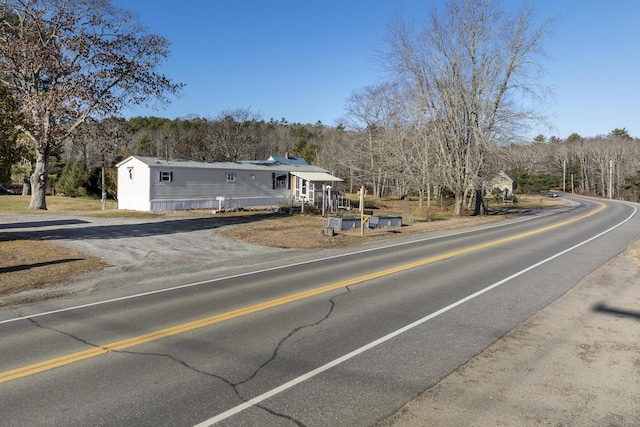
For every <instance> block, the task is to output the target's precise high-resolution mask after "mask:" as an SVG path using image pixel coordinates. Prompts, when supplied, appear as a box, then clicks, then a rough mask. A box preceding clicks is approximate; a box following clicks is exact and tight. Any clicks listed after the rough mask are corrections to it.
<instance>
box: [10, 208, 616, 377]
mask: <svg viewBox="0 0 640 427" xmlns="http://www.w3.org/2000/svg"><path fill="white" fill-rule="evenodd" d="M605 208H606V205H604V204H601V206H600V208H598V209H596V210H594V211H591V212H589V213H587V214H584V215H582V216H579V217H576V218H573V219H570V220H567V221H563V222H560V223H557V224H554V225H550V226H547V227H543V228H539V229H536V230H533V231H529V232H527V233H522V234H518V235H515V236H511V237H505V238H504V239H499V240H494V241H492V242H489V243H484V244H481V245H477V246H472V247H469V248H465V249H460V250H457V251H453V252H448V253H446V254H442V255H438V256H434V257H430V258H426V259H423V260H420V261H416V262H412V263H409V264H403V265H400V266H398V267H393V268H389V269H386V270H381V271H378V272H375V273H371V274H366V275H363V276H358V277H354V278H352V279H348V280H343V281H341V282H336V283H332V284H329V285H326V286H321V287H319V288H315V289H311V290H308V291H304V292H299V293H296V294H292V295H288V296H285V297H282V298H276V299H274V300H270V301H266V302H263V303H260V304H255V305H251V306H248V307H244V308H240V309H237V310H233V311H229V312H226V313H222V314H218V315H215V316H211V317H206V318H204V319H199V320H195V321H193V322H188V323H183V324H181V325H177V326H173V327H170V328H166V329H161V330H159V331H155V332H150V333H148V334H144V335H139V336H136V337H132V338H128V339H126V340H122V341H117V342H114V343H111V344H106V345H103V346H97V347H94V348H91V349H89V350H84V351H79V352H77V353H71V354H67V355H65V356H61V357H57V358H55V359H50V360H45V361H43V362H39V363H34V364H32V365H27V366H24V367H21V368H17V369H13V370H10V371H6V372H2V373H0V383H4V382H7V381H11V380H15V379H18V378H22V377H26V376H29V375H33V374H37V373H38V372H43V371H47V370H50V369H54V368H58V367H61V366H65V365H70V364H71V363H75V362H79V361H81V360H85V359H90V358H92V357H96V356H100V355H103V354H106V353H110V352H114V351H121V350H124V349H127V348H130V347H133V346H136V345H140V344H144V343H147V342H151V341H155V340H159V339H161V338H166V337H170V336H173V335H177V334H180V333H183V332H189V331H192V330H194V329H198V328H202V327H205V326H209V325H213V324H215V323H218V322H223V321H225V320H230V319H234V318H236V317H240V316H245V315H247V314H251V313H256V312H258V311H262V310H266V309H269V308H273V307H277V306H279V305H283V304H288V303H290V302H294V301H299V300H302V299H305V298H309V297H312V296H315V295H319V294H323V293H326V292H330V291H333V290H335V289H340V288H344V287H346V286H351V285H355V284H357V283H362V282H365V281H367V280H374V279H378V278H380V277H384V276H388V275H391V274H394V273H398V272H401V271H405V270H409V269H412V268H416V267H420V266H424V265H427V264H431V263H434V262H436V261H441V260H444V259H448V258H452V257H455V256H458V255H462V254H466V253H469V252H474V251H478V250H481V249H486V248H489V247H492V246H497V245H501V244H504V243H507V242H511V241H514V240H518V239H523V238H525V237H529V236H533V235H535V234H539V233H543V232H545V231H549V230H552V229H554V228H558V227H562V226H564V225H567V224H570V223H572V222H576V221H579V220H581V219H583V218H586V217H588V216H591V215H594V214H596V213H598V212H600V211H602V210H604V209H605Z"/></svg>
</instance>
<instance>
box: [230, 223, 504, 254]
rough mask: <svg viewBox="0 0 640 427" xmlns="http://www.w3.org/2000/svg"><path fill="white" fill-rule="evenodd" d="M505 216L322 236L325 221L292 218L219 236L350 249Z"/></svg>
mask: <svg viewBox="0 0 640 427" xmlns="http://www.w3.org/2000/svg"><path fill="white" fill-rule="evenodd" d="M505 218H506V217H505V216H477V217H462V218H452V219H447V220H435V221H428V222H415V223H413V224H408V225H407V224H405V225H403V226H402V227H389V228H377V229H369V228H366V227H365V229H364V233H363V234H361V230H360V229H359V228H358V229H351V230H335V235H334V236H330V237H329V236H323V235H322V234H321V233H320V231H321V229H322V227H323V226H325V225H327V219H326V218H319V217H316V216H308V215H291V216H283V217H280V218H273V219H265V220H262V221H256V222H251V223H248V224H242V225H238V226H233V227H230V228H227V229H226V230H224V231H223V232H222V235H223V236H225V237H227V238H230V239H236V240H242V241H244V242H249V243H254V244H258V245H262V246H270V247H274V248H284V249H328V248H339V247H345V246H353V245H358V244H363V243H367V242H373V241H377V240H382V239H389V238H394V237H400V236H408V235H414V234H420V233H427V232H430V231H436V230H451V229H456V228H463V227H470V226H473V225H478V224H486V223H489V222H495V221H500V220H504V219H505Z"/></svg>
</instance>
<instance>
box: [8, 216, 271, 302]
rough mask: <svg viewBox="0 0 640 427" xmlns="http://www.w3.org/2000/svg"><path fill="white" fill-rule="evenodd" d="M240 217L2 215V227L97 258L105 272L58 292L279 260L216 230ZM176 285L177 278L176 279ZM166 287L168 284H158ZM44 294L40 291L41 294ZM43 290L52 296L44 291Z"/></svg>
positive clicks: (139, 282) (240, 220)
mask: <svg viewBox="0 0 640 427" xmlns="http://www.w3.org/2000/svg"><path fill="white" fill-rule="evenodd" d="M250 220H251V219H250V218H249V219H248V218H242V217H214V216H198V217H183V216H179V217H164V218H161V219H131V218H105V217H100V216H90V215H82V214H77V213H74V214H63V213H61V214H56V213H43V214H31V215H20V214H3V215H0V229H1V230H2V234H3V235H7V236H9V237H11V236H12V235H15V236H16V237H22V238H30V239H41V240H47V241H51V242H53V243H56V244H59V245H62V246H65V247H68V248H72V249H76V250H78V251H80V252H82V253H84V254H87V255H90V256H94V257H98V258H101V259H102V260H103V261H104V262H106V263H107V264H109V267H107V268H106V270H103V271H99V272H95V273H89V274H84V275H82V276H80V277H77V278H74V279H71V280H70V281H69V283H67V284H65V285H64V288H65V289H66V290H61V289H60V288H61V286H58V287H57V288H58V289H57V292H74V293H78V292H83V291H89V290H97V289H112V288H118V287H124V286H138V287H139V288H140V290H141V291H144V290H145V289H144V286H143V285H144V284H145V283H149V284H150V286H151V283H152V282H154V283H159V282H162V280H169V279H170V278H174V279H175V278H178V280H179V278H180V276H181V275H183V274H184V275H188V274H194V273H197V272H199V271H200V272H203V274H204V272H205V271H211V270H213V269H215V270H216V271H218V272H220V273H222V272H224V271H225V270H226V269H228V268H230V267H234V266H235V267H237V266H241V265H253V264H255V263H258V262H261V261H264V260H269V259H273V258H277V257H278V254H280V253H282V252H283V250H282V249H274V248H268V247H264V246H259V245H253V244H250V243H244V242H239V241H234V240H229V239H226V238H224V237H222V236H221V235H220V233H218V231H219V230H220V229H221V228H223V227H227V226H231V225H233V224H240V223H243V222H246V221H250ZM174 281H175V280H174ZM162 285H166V284H162ZM40 292H43V291H40ZM44 292H52V291H51V290H50V289H49V290H44Z"/></svg>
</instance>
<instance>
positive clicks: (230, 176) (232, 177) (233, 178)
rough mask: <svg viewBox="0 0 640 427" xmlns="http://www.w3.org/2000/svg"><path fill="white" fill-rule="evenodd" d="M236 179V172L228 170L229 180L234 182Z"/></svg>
mask: <svg viewBox="0 0 640 427" xmlns="http://www.w3.org/2000/svg"><path fill="white" fill-rule="evenodd" d="M235 180H236V174H235V173H233V172H227V182H234V181H235Z"/></svg>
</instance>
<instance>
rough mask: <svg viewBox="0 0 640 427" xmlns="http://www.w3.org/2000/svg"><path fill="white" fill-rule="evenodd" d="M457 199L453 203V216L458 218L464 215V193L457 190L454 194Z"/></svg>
mask: <svg viewBox="0 0 640 427" xmlns="http://www.w3.org/2000/svg"><path fill="white" fill-rule="evenodd" d="M454 195H455V199H454V202H453V214H454V215H456V216H460V215H462V204H463V203H464V192H463V191H462V190H460V189H456V190H455V192H454Z"/></svg>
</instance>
